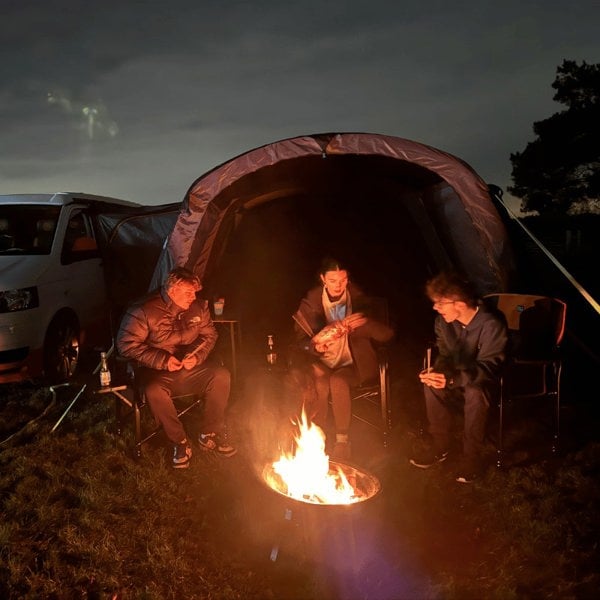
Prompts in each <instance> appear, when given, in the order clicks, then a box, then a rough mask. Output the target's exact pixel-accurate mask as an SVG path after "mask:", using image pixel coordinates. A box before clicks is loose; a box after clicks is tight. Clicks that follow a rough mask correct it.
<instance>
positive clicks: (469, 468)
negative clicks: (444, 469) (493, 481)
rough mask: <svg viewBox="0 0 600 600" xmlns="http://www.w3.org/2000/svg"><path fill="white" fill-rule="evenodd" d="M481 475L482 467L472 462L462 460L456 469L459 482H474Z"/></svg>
mask: <svg viewBox="0 0 600 600" xmlns="http://www.w3.org/2000/svg"><path fill="white" fill-rule="evenodd" d="M480 475H481V467H480V466H479V465H478V464H476V463H474V462H472V461H466V462H462V463H461V464H460V465H459V467H458V469H457V471H456V481H457V483H473V481H475V480H476V479H478V478H479V476H480Z"/></svg>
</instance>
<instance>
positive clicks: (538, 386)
mask: <svg viewBox="0 0 600 600" xmlns="http://www.w3.org/2000/svg"><path fill="white" fill-rule="evenodd" d="M485 301H486V303H488V304H489V305H490V306H491V307H492V308H494V309H497V310H499V311H500V312H501V313H502V314H503V315H504V317H505V318H506V324H507V326H508V332H509V352H508V357H507V361H506V364H505V367H504V371H503V375H502V378H501V389H500V398H499V405H498V408H499V415H498V442H497V457H498V460H497V466H498V467H499V468H501V467H502V466H503V459H504V428H505V418H506V409H507V407H508V404H509V403H511V402H514V401H516V400H524V399H528V398H551V399H552V400H553V402H554V416H553V420H554V435H553V442H552V452H556V451H557V449H558V442H559V433H560V428H559V427H560V386H561V372H562V358H561V355H560V343H561V341H562V338H563V335H564V331H565V319H566V311H567V305H566V303H565V302H563V301H562V300H559V299H557V298H551V297H548V296H535V295H527V294H508V293H505V294H488V295H487V296H485Z"/></svg>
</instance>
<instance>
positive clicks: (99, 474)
mask: <svg viewBox="0 0 600 600" xmlns="http://www.w3.org/2000/svg"><path fill="white" fill-rule="evenodd" d="M78 389H79V388H78V387H76V386H74V387H71V388H61V389H59V390H56V395H55V396H54V395H53V394H52V393H51V391H50V390H49V389H48V388H44V387H39V386H35V385H32V384H22V385H8V386H4V388H3V390H2V391H3V394H2V397H3V400H2V401H0V473H1V475H0V597H2V598H6V599H7V600H12V599H29V598H36V599H38V598H44V599H60V600H62V599H71V598H73V599H74V598H78V599H81V598H89V599H105V598H107V599H108V598H110V599H114V600H116V599H123V600H125V599H133V598H135V599H149V600H150V599H152V600H154V599H161V600H167V599H172V600H181V599H246V598H257V599H258V598H260V599H263V598H266V599H274V600H275V599H277V600H278V599H284V598H290V599H292V598H297V599H310V598H315V599H316V598H327V599H330V598H331V599H333V598H348V599H349V598H352V599H354V598H365V599H367V598H368V599H370V600H371V599H375V600H384V599H403V598H419V599H421V598H423V599H438V598H440V599H441V598H443V599H461V600H463V599H479V598H492V599H496V598H497V599H511V598H515V599H516V598H536V599H537V598H573V599H580V598H595V597H596V594H597V590H598V589H600V568H599V565H600V560H599V559H600V556H599V551H598V550H599V549H598V539H599V537H598V533H599V531H600V486H599V483H598V482H599V466H600V443H599V442H598V440H597V439H594V438H591V439H581V438H579V437H578V434H577V432H578V429H577V427H576V423H577V420H578V419H579V417H577V418H575V417H573V418H572V419H571V420H570V421H569V420H567V424H566V426H565V427H566V428H567V429H568V431H567V432H566V438H567V444H566V446H567V447H566V448H565V450H564V451H563V453H562V454H561V455H560V456H557V457H552V456H548V455H547V454H546V455H545V456H542V457H541V458H539V459H537V458H536V460H533V461H531V460H529V461H528V460H524V461H522V462H520V463H519V464H516V465H512V466H511V467H510V468H509V469H508V470H507V471H497V470H496V469H495V468H493V467H491V468H490V469H489V470H488V472H487V474H486V476H485V478H484V479H483V480H482V481H481V482H478V483H475V484H473V485H469V486H461V485H458V484H456V483H455V482H454V480H453V479H452V477H451V475H450V473H451V467H452V464H451V461H447V462H448V463H449V464H448V465H447V466H446V463H444V465H443V466H442V465H440V468H434V469H431V470H429V471H424V472H423V471H419V470H417V469H413V468H411V467H410V466H409V465H408V462H407V460H406V456H407V454H408V453H409V452H410V450H411V448H412V447H413V445H414V444H415V443H418V440H417V437H416V436H415V435H414V433H413V431H412V428H411V425H412V424H411V423H402V422H401V423H399V424H398V425H397V426H396V428H395V430H394V432H393V439H392V446H391V449H390V450H389V451H387V452H384V451H383V450H382V449H381V448H379V444H378V443H377V440H376V439H375V436H373V435H372V434H371V433H370V432H368V431H365V432H363V431H362V430H357V431H356V437H357V438H358V444H357V445H356V454H357V456H356V459H357V462H358V463H359V464H361V465H363V466H364V467H365V468H367V469H368V470H370V471H371V472H373V473H375V474H376V475H377V476H378V477H379V478H380V480H381V482H382V492H381V493H380V494H379V495H378V496H377V497H376V498H374V499H373V500H371V501H369V502H366V503H364V505H363V506H362V507H355V508H354V509H352V510H349V511H346V510H342V509H333V510H330V509H329V508H327V507H304V506H302V505H297V504H296V505H290V504H288V503H286V501H285V500H284V499H282V497H280V496H278V495H277V494H274V493H273V492H271V491H270V490H268V489H266V487H265V486H264V485H263V484H262V483H261V482H260V481H259V479H258V477H257V476H256V475H255V473H256V467H257V466H259V465H253V464H252V461H251V457H252V456H253V448H252V443H251V441H252V440H255V439H256V428H255V427H254V424H253V419H252V413H253V410H254V409H253V407H254V406H255V405H256V403H255V400H256V397H255V395H256V393H257V392H256V391H252V392H251V391H247V392H246V393H245V394H244V393H243V394H241V396H240V397H238V399H237V400H236V402H235V403H234V404H233V406H232V411H231V412H232V417H231V421H232V433H233V437H234V439H235V440H236V442H237V443H238V444H239V446H240V452H239V454H238V456H236V457H235V458H232V459H218V458H217V457H211V456H207V455H205V454H202V453H201V451H200V450H199V449H198V448H197V447H194V451H195V453H194V457H193V459H192V460H193V462H192V466H191V467H190V469H187V470H183V471H174V470H173V469H171V467H170V448H169V447H167V445H166V444H165V443H164V440H161V439H160V438H158V439H156V442H154V441H153V442H151V443H150V444H148V445H147V447H146V448H145V449H144V456H143V458H142V459H141V460H140V461H137V462H136V461H134V460H132V458H130V448H131V438H130V436H129V435H125V436H123V437H122V438H121V437H118V436H116V435H114V433H113V426H114V418H113V417H114V415H113V407H112V404H111V403H110V402H108V401H106V400H105V399H101V400H99V399H98V397H96V396H94V395H93V394H91V393H86V394H84V395H82V397H81V398H80V399H79V400H78V402H77V404H75V405H74V406H73V408H72V409H71V411H70V412H69V413H68V415H67V416H66V418H65V419H64V420H63V421H62V422H61V424H60V426H59V427H57V428H56V430H55V431H54V432H51V429H52V427H53V426H54V425H55V423H56V422H57V421H58V419H59V417H60V415H61V414H62V413H63V411H64V410H65V408H66V407H67V406H68V404H69V402H70V401H71V400H72V399H73V397H74V396H75V393H76V392H77V390H78ZM578 411H579V409H578ZM584 413H585V411H584ZM263 417H264V415H262V414H261V415H260V418H261V419H263ZM584 417H585V414H584ZM401 421H402V420H401ZM529 425H530V424H523V425H521V427H522V428H523V429H522V430H521V433H523V434H526V433H527V432H528V431H529V429H528V428H529ZM587 425H588V429H589V423H588V424H587ZM569 428H570V429H569ZM258 429H259V430H260V425H259V427H258ZM517 433H519V431H517ZM569 433H570V434H571V435H569ZM513 443H514V444H515V445H516V444H518V439H515V440H513ZM490 452H493V449H490ZM286 508H291V510H292V512H291V517H292V518H290V519H285V518H283V515H284V513H285V509H286ZM274 546H278V548H279V554H278V557H277V560H276V561H272V560H270V559H269V556H270V553H271V551H272V549H273V547H274Z"/></svg>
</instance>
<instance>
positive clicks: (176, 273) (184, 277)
mask: <svg viewBox="0 0 600 600" xmlns="http://www.w3.org/2000/svg"><path fill="white" fill-rule="evenodd" d="M182 281H185V282H186V283H191V284H192V285H194V286H196V287H197V288H198V289H200V288H201V287H202V283H201V282H200V277H198V275H195V274H194V273H192V271H190V270H189V269H186V268H185V267H175V268H174V269H172V270H171V271H170V273H169V274H168V275H167V279H166V281H165V287H166V288H167V289H170V288H172V287H173V286H174V285H177V284H178V283H181V282H182Z"/></svg>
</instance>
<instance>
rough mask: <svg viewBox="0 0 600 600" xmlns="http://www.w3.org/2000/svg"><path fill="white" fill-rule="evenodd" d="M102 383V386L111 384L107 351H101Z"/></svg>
mask: <svg viewBox="0 0 600 600" xmlns="http://www.w3.org/2000/svg"><path fill="white" fill-rule="evenodd" d="M100 385H101V386H102V387H108V386H109V385H110V370H109V368H108V360H107V358H106V352H100Z"/></svg>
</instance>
